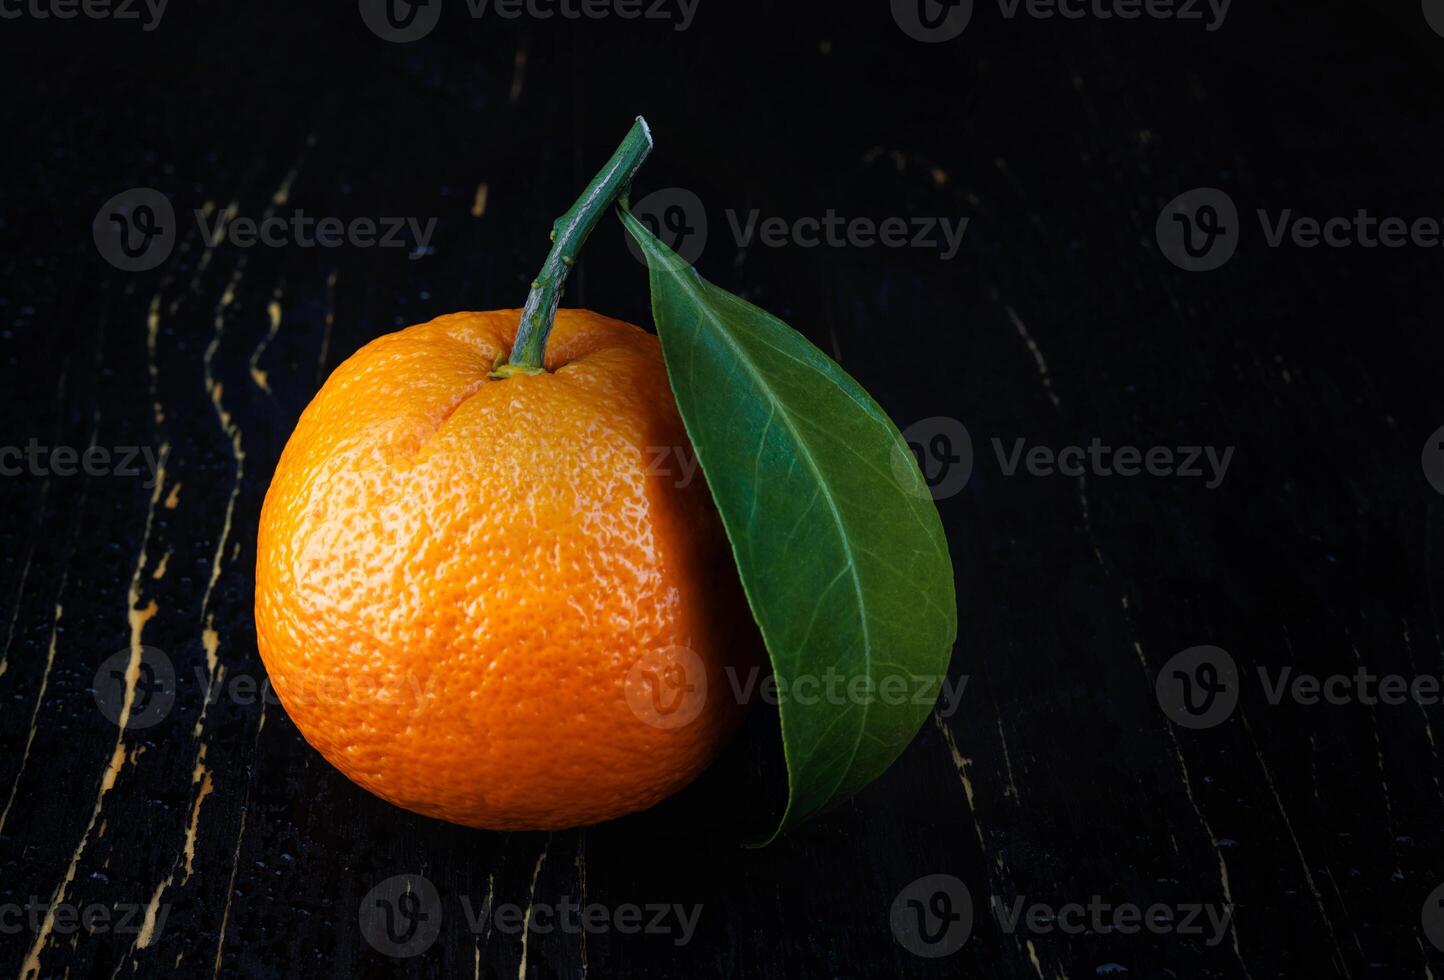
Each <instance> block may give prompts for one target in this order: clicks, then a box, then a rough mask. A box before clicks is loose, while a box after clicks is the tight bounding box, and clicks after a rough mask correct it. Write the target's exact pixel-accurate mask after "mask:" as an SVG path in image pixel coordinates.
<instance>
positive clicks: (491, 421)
mask: <svg viewBox="0 0 1444 980" xmlns="http://www.w3.org/2000/svg"><path fill="white" fill-rule="evenodd" d="M519 315H520V314H519V311H517V310H499V311H494V312H489V313H456V314H452V315H450V316H443V317H439V318H437V319H435V320H432V321H431V322H429V323H423V324H419V325H417V326H413V327H408V328H407V329H405V330H401V331H399V332H397V333H394V334H390V335H387V336H384V337H380V338H378V339H377V340H374V341H372V342H371V343H369V344H367V345H366V346H365V347H363V348H362V349H361V350H359V351H357V352H356V354H355V355H353V356H352V357H351V358H350V359H348V360H347V361H346V362H345V363H343V364H342V365H341V366H340V367H338V368H337V369H336V371H335V373H334V374H332V375H331V377H330V378H329V379H328V380H327V382H326V384H325V385H324V386H323V387H322V388H321V390H320V392H319V393H318V394H317V395H316V397H315V399H314V400H313V401H312V402H311V404H310V405H309V406H308V407H307V408H306V410H305V411H304V412H303V413H302V415H301V418H300V421H299V422H298V424H297V426H296V429H295V432H294V433H293V434H292V436H291V438H290V441H289V442H288V443H287V445H286V448H285V451H284V452H283V453H282V455H281V459H280V462H279V464H278V466H277V468H276V473H275V476H274V478H273V479H272V482H271V486H270V489H269V491H268V492H267V494H266V500H265V505H264V507H263V508H262V512H261V523H260V533H259V541H258V546H257V559H256V627H257V640H258V643H259V647H260V653H261V658H262V659H263V660H264V661H265V665H266V669H267V671H268V672H269V674H270V679H271V682H272V684H273V686H274V688H275V690H276V693H277V694H278V695H279V697H280V700H281V703H282V704H283V705H284V706H285V708H286V711H287V713H288V714H289V715H290V717H291V718H292V720H293V721H294V722H295V723H296V726H297V727H298V728H299V729H300V731H301V733H302V734H303V735H304V736H305V738H306V739H307V741H309V742H310V743H311V744H312V745H313V746H315V748H316V749H317V750H319V751H320V752H321V754H322V755H323V756H325V757H326V759H327V760H328V761H330V762H331V764H332V765H334V766H335V767H336V768H337V769H339V770H341V772H343V773H345V774H346V775H347V776H348V777H350V778H351V779H352V780H354V781H355V782H356V783H358V784H360V785H361V786H363V787H364V788H366V789H368V790H370V791H371V792H372V793H375V794H376V795H377V796H380V797H382V798H383V799H386V800H389V801H391V802H392V803H395V804H398V805H399V806H403V807H406V808H407V809H410V810H414V811H416V812H418V813H423V814H427V815H429V816H433V817H439V818H441V819H443V820H449V821H452V822H455V823H459V824H466V825H468V826H473V827H485V828H492V829H498V830H513V829H532V828H535V829H542V828H560V827H572V826H580V825H584V824H590V823H596V822H598V821H602V820H607V819H610V818H613V817H617V816H620V815H622V814H625V813H629V812H632V811H635V810H639V809H642V808H645V807H648V806H651V805H652V804H654V803H656V802H657V801H659V800H661V799H662V798H663V797H665V796H667V795H669V794H671V793H673V792H675V791H676V790H678V789H680V788H681V787H682V786H684V785H685V784H686V783H688V782H689V781H690V780H692V779H693V778H694V777H695V776H697V774H698V773H700V772H701V771H702V770H703V769H704V768H705V767H706V766H707V765H708V763H709V762H710V761H711V760H712V759H713V758H714V757H715V756H716V754H717V752H718V751H719V750H720V749H721V747H722V746H723V744H724V743H725V741H726V740H727V738H728V737H729V736H730V734H731V733H732V732H733V731H734V730H735V728H736V726H737V723H738V721H739V717H740V714H741V710H742V709H741V706H740V705H739V703H738V698H737V697H735V696H734V694H733V692H734V691H735V690H738V689H739V688H740V685H738V684H736V683H735V681H736V679H735V678H728V676H727V675H726V671H727V669H728V668H745V666H746V665H750V664H752V663H754V662H755V661H754V660H753V659H752V658H753V651H756V650H757V646H756V642H757V641H756V639H755V637H756V632H755V627H753V626H752V621H751V619H750V617H749V616H748V614H747V611H746V605H745V600H743V598H742V593H741V588H740V585H739V584H738V582H737V574H736V570H735V566H734V565H733V563H732V559H731V553H730V550H729V547H728V544H727V540H726V537H725V535H724V533H723V530H722V527H721V522H720V520H719V519H718V517H717V515H716V512H715V510H714V508H713V505H712V502H711V498H710V495H709V494H708V491H707V488H706V486H705V484H704V482H703V480H702V476H701V472H700V470H698V469H696V459H695V456H693V455H692V452H691V448H690V445H689V443H688V440H687V436H686V433H685V431H684V430H683V427H682V422H681V419H680V417H679V416H678V414H677V409H676V405H675V403H674V401H673V397H672V393H671V390H670V389H669V387H668V384H667V376H666V369H665V367H664V366H663V362H662V354H661V349H660V346H659V344H658V342H657V339H656V338H655V337H654V336H652V335H651V334H648V333H646V332H644V331H642V330H641V329H639V328H637V327H635V326H632V325H630V324H627V323H623V322H621V321H619V320H613V319H610V318H607V317H604V316H600V315H598V314H595V313H591V312H588V311H585V310H562V311H560V312H559V314H558V316H557V319H556V325H555V328H554V330H553V332H552V334H551V337H550V340H549V342H548V344H547V347H546V354H545V367H546V371H545V372H543V373H540V374H535V375H525V374H519V375H516V376H513V377H509V378H505V379H498V380H493V379H490V378H488V372H489V371H490V370H491V369H492V367H493V365H494V364H495V363H496V362H497V360H498V358H499V357H500V356H501V355H504V354H506V353H507V352H508V351H509V350H510V349H511V346H512V342H513V340H514V337H515V333H516V326H517V322H518V317H519Z"/></svg>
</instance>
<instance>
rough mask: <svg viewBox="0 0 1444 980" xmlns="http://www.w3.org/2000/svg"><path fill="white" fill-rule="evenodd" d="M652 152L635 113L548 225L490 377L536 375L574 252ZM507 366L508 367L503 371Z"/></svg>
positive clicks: (642, 121)
mask: <svg viewBox="0 0 1444 980" xmlns="http://www.w3.org/2000/svg"><path fill="white" fill-rule="evenodd" d="M651 152H652V131H651V129H650V128H649V127H648V126H647V121H646V120H645V119H643V118H642V117H641V116H638V117H637V121H636V122H635V123H633V124H632V128H631V129H630V130H628V131H627V135H626V137H625V138H623V140H622V143H621V145H620V146H618V147H617V152H615V153H613V154H612V158H611V159H610V160H608V161H607V163H606V166H604V167H602V169H601V171H600V172H598V174H597V175H596V176H595V177H593V178H592V182H591V183H590V184H588V185H587V187H586V190H584V191H582V195H581V197H579V198H577V200H576V203H574V204H573V205H572V206H571V210H569V211H567V213H566V214H564V215H562V216H561V217H560V218H558V219H557V220H556V221H555V222H554V223H553V224H552V248H551V251H550V252H548V253H547V259H546V263H545V264H544V265H543V266H542V270H541V272H539V273H538V274H537V277H536V279H534V280H533V281H532V284H531V292H530V293H528V294H527V298H526V306H525V307H523V308H522V311H521V323H520V324H519V325H518V326H517V331H516V340H515V342H513V344H512V348H511V354H510V356H508V357H507V359H506V362H505V363H504V364H498V365H497V366H496V367H495V368H494V369H493V370H492V372H491V375H490V377H492V378H505V377H510V376H511V375H512V374H535V373H537V372H539V371H541V370H542V357H543V355H544V354H545V353H546V346H547V336H548V335H549V334H550V333H551V331H552V323H553V322H554V321H555V320H556V315H557V307H558V306H559V305H560V304H561V299H562V287H563V286H564V285H565V283H566V280H567V273H569V272H571V271H572V265H573V264H574V263H575V262H576V260H577V253H578V252H579V251H581V248H582V245H583V244H585V243H586V240H587V236H588V235H590V234H591V233H592V229H593V228H595V227H596V225H597V222H598V221H599V220H601V217H602V213H603V212H605V211H606V210H607V209H608V208H609V207H611V206H612V203H613V202H614V201H616V200H617V198H618V197H619V196H622V195H625V194H626V193H627V191H628V189H629V188H630V187H631V185H632V178H633V177H635V176H636V175H637V171H638V170H640V169H642V163H643V162H644V161H645V160H646V159H647V154H649V153H651ZM508 368H510V369H511V370H507V369H508Z"/></svg>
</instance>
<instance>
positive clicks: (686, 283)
mask: <svg viewBox="0 0 1444 980" xmlns="http://www.w3.org/2000/svg"><path fill="white" fill-rule="evenodd" d="M685 272H687V273H691V275H692V276H696V275H697V272H696V270H694V269H691V268H690V267H689V268H687V269H686V270H685ZM654 274H655V272H654ZM674 278H675V279H676V280H677V281H678V282H679V283H680V284H681V285H682V288H683V289H685V290H687V291H689V292H691V293H692V295H693V297H694V298H695V299H698V300H701V301H702V302H698V303H697V304H696V306H697V309H698V320H699V323H700V321H701V320H702V319H703V318H705V319H707V320H710V321H711V322H712V323H713V324H714V326H716V327H717V329H716V330H715V331H714V333H717V334H720V335H721V336H722V338H723V340H724V342H725V343H726V344H727V345H728V346H729V347H731V348H732V350H733V351H734V352H735V353H736V354H737V355H738V360H739V361H740V362H741V363H742V364H743V366H744V367H745V368H746V369H747V373H748V374H750V375H751V376H752V378H753V381H754V382H755V383H756V384H757V386H758V387H759V388H761V389H762V390H763V391H766V392H768V393H769V394H772V395H774V396H775V394H776V393H775V392H773V390H772V388H771V386H770V385H768V384H767V383H766V381H764V380H763V376H762V375H761V374H760V373H759V372H758V370H757V368H756V366H755V365H754V364H753V363H752V359H751V357H750V356H749V355H748V353H747V351H746V350H745V349H744V348H742V347H740V346H738V344H737V342H736V341H735V340H733V339H732V337H731V335H730V334H729V333H728V332H727V330H726V327H725V325H724V324H722V323H720V322H719V321H718V320H717V319H716V317H714V316H712V315H711V314H710V313H709V312H708V310H707V306H708V303H707V302H705V301H707V300H710V297H708V296H707V295H706V292H705V290H702V291H699V290H698V288H697V286H696V284H694V283H692V282H691V281H690V279H689V278H688V277H687V276H686V275H685V274H682V275H674ZM764 315H765V314H764ZM767 346H769V347H770V346H772V345H767ZM794 359H795V358H794ZM688 381H689V382H691V383H692V384H694V385H695V374H693V375H691V376H690V377H689V378H688ZM772 401H773V404H774V405H776V406H778V411H779V412H780V414H781V415H782V418H783V424H784V425H785V426H787V430H788V431H789V432H791V433H792V436H793V438H794V439H795V440H796V441H797V443H798V444H799V445H800V446H803V447H805V448H806V449H807V450H808V451H807V452H804V453H803V454H802V455H803V458H804V459H805V460H806V463H807V468H808V469H809V470H811V471H812V475H813V477H814V478H815V479H816V481H817V484H818V486H819V487H820V488H821V490H822V496H823V497H824V498H826V500H827V506H828V509H829V510H831V511H832V514H833V517H835V518H836V519H837V525H838V527H839V528H840V529H842V531H843V533H842V534H840V535H839V537H840V538H841V540H842V548H843V551H844V552H845V553H846V555H847V565H848V568H849V570H850V571H851V577H852V585H853V590H854V591H855V592H856V593H857V604H858V610H859V617H858V618H859V620H860V621H861V625H862V641H863V642H862V649H863V658H864V663H865V665H866V669H867V673H868V676H871V675H872V632H871V630H870V628H869V626H868V605H867V598H866V596H865V594H864V592H863V588H862V580H861V579H860V578H859V577H858V568H857V557H856V555H854V553H853V550H852V543H851V542H850V541H849V540H848V536H847V533H846V531H847V528H848V524H847V522H846V521H844V520H843V517H842V512H841V511H840V510H839V509H838V507H837V501H836V500H835V499H833V495H832V490H831V488H830V487H829V486H828V484H827V481H826V480H824V479H823V478H822V473H821V472H820V471H819V470H818V468H817V463H816V462H815V461H814V460H813V458H812V452H811V445H810V444H809V443H808V442H806V441H805V440H804V439H803V438H802V436H801V434H800V433H799V431H798V429H797V427H796V426H795V425H794V424H793V421H792V413H791V412H789V411H788V409H787V406H786V405H783V404H782V403H781V402H780V401H779V400H778V399H777V398H776V397H774V398H773V399H772ZM869 711H870V705H869V704H868V703H867V702H866V701H864V702H863V704H862V714H861V717H860V718H859V721H858V724H857V726H856V727H855V729H854V734H853V740H852V751H851V754H850V755H849V756H848V760H847V765H846V766H844V767H843V768H842V769H841V770H840V774H839V776H838V778H837V780H836V781H835V782H834V783H833V784H832V788H831V789H830V790H829V791H828V794H827V797H828V798H831V797H832V795H833V793H835V792H836V791H837V788H838V787H839V786H841V785H842V783H843V780H844V779H845V778H846V777H847V776H848V775H850V774H851V772H852V767H853V763H855V762H856V761H857V753H858V750H859V749H860V748H861V746H862V735H863V732H864V731H866V729H867V719H868V714H869ZM778 718H779V722H781V720H782V715H781V714H780V713H779V716H778ZM786 747H787V740H786V739H783V749H784V750H785V749H786ZM793 802H794V797H793V795H792V793H791V792H790V791H789V793H788V799H787V809H788V811H791V809H792V804H793ZM787 816H788V814H787V813H784V814H783V823H784V824H785V823H786V821H787Z"/></svg>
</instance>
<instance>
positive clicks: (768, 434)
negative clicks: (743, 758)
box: [618, 207, 957, 839]
mask: <svg viewBox="0 0 1444 980" xmlns="http://www.w3.org/2000/svg"><path fill="white" fill-rule="evenodd" d="M618 210H619V212H620V214H621V216H622V221H623V223H624V224H625V225H626V227H627V230H628V231H629V232H630V233H631V234H632V237H633V238H635V239H636V240H637V243H638V244H639V245H640V246H641V248H642V252H643V254H645V256H646V258H647V264H648V267H649V269H650V278H651V287H652V316H653V319H654V320H655V321H656V324H657V335H658V336H659V337H660V338H661V341H662V354H663V357H664V358H665V360H666V362H667V373H668V375H669V377H670V379H671V384H672V391H673V393H674V394H675V395H676V397H677V407H678V409H679V410H680V411H681V414H682V421H683V422H684V423H685V425H686V428H687V434H688V436H689V437H690V438H691V440H692V444H693V447H694V448H695V450H696V453H697V458H698V461H699V462H700V463H701V466H702V472H703V473H704V474H705V476H706V477H707V484H708V486H709V487H710V488H711V491H712V496H713V498H714V499H715V501H716V503H717V509H718V511H719V512H720V513H721V515H722V523H723V525H724V526H725V527H726V529H727V536H728V538H729V539H730V541H731V544H732V551H733V554H734V555H735V557H736V559H737V568H738V571H739V572H740V574H741V579H742V585H743V588H744V589H745V591H746V593H747V600H748V602H749V603H750V604H751V607H752V614H753V616H754V617H755V618H756V620H757V624H758V626H759V627H760V628H761V631H762V637H763V640H764V641H765V642H766V644H767V651H768V654H769V655H770V657H771V659H772V668H773V673H774V676H775V678H776V680H777V685H778V702H779V710H780V713H781V718H782V745H783V752H784V754H785V756H786V760H787V772H788V782H789V791H788V801H787V809H786V811H785V812H784V814H783V817H782V822H781V825H780V826H779V827H778V829H777V831H776V833H774V834H773V838H772V839H775V838H776V836H777V834H781V833H783V832H784V831H786V830H789V829H791V828H792V827H794V826H796V825H797V824H798V823H800V822H801V821H803V820H806V819H807V818H809V817H811V816H814V815H816V814H818V813H820V812H821V811H823V810H825V809H827V808H828V807H829V806H831V805H833V804H836V803H837V802H839V801H841V800H843V799H845V798H846V797H848V796H850V795H851V794H853V793H855V792H857V791H858V790H860V789H861V788H862V787H864V786H866V785H867V784H868V783H869V782H871V781H872V780H874V779H876V778H877V777H878V776H880V775H881V774H882V773H883V771H884V770H886V769H887V767H888V766H889V765H891V764H892V762H893V760H894V759H896V758H897V757H898V755H899V754H900V753H901V752H902V750H903V749H904V748H906V747H907V745H908V743H909V742H911V741H912V739H913V736H914V735H916V734H917V731H918V728H919V727H920V726H921V725H922V723H923V722H924V721H925V720H926V719H927V716H928V714H929V713H930V712H931V710H932V707H933V702H934V701H935V700H936V698H937V693H938V690H939V688H940V686H941V684H942V681H943V679H944V677H945V675H946V672H947V668H948V661H949V659H950V656H951V652H952V645H953V641H954V640H955V639H956V637H957V600H956V595H955V593H954V591H953V567H952V562H951V561H950V560H949V558H948V549H947V539H946V538H945V537H944V535H943V527H942V522H941V520H940V519H939V518H938V512H937V508H936V507H935V506H934V504H933V501H932V497H931V495H930V494H929V492H928V488H927V485H926V483H925V481H924V480H923V477H922V474H921V473H920V472H919V470H918V466H917V461H916V459H915V458H914V456H913V454H912V451H911V450H910V449H909V448H908V446H907V443H906V442H904V440H903V438H902V435H901V434H900V433H899V432H898V430H897V427H896V426H894V425H893V423H892V421H891V420H890V419H889V418H888V417H887V415H886V414H885V413H884V412H883V410H882V409H881V408H879V407H878V405H877V403H876V402H874V401H873V400H872V398H871V397H869V395H868V394H867V392H866V391H864V390H863V389H862V386H861V385H859V384H858V383H857V382H856V381H854V380H853V379H852V378H851V377H849V376H848V375H847V374H846V373H845V372H844V371H843V370H842V368H840V367H839V366H838V365H837V364H836V363H834V362H833V361H832V360H830V359H829V358H828V357H827V356H826V355H825V354H823V353H822V352H821V351H820V350H818V349H817V348H816V347H814V346H813V345H812V344H811V343H809V342H808V341H807V340H806V339H805V338H804V337H803V336H802V335H801V334H799V333H797V332H796V331H795V330H793V329H792V328H791V327H789V326H788V325H787V324H785V323H783V322H782V321H781V320H779V319H777V318H776V317H774V316H772V315H771V314H769V313H767V312H765V311H763V310H760V309H758V308H757V307H755V306H753V305H752V304H750V303H748V302H746V301H745V300H742V299H740V298H739V297H737V296H734V295H732V294H731V293H729V292H727V291H726V290H723V289H719V288H718V287H717V286H714V285H712V284H711V283H709V282H707V281H706V280H705V279H703V278H702V277H701V276H699V275H698V274H697V272H696V271H695V270H694V269H693V268H692V267H691V266H690V265H688V264H687V263H686V262H685V261H684V260H683V259H681V258H680V257H679V256H677V254H676V253H674V252H673V251H672V250H671V249H669V248H668V247H667V246H666V245H664V244H662V242H660V241H658V240H657V239H656V238H655V237H654V236H653V235H652V234H651V233H650V232H648V231H647V229H646V228H645V227H644V226H643V225H642V224H641V223H640V222H639V221H638V220H637V219H636V218H635V217H633V216H632V215H631V214H630V213H629V212H628V211H627V210H626V209H625V208H624V207H621V208H619V209H618ZM864 678H866V680H865V679H864ZM799 682H800V684H799ZM868 684H871V685H872V687H871V690H870V692H869V691H868V690H867V689H866V688H865V687H864V685H868Z"/></svg>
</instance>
